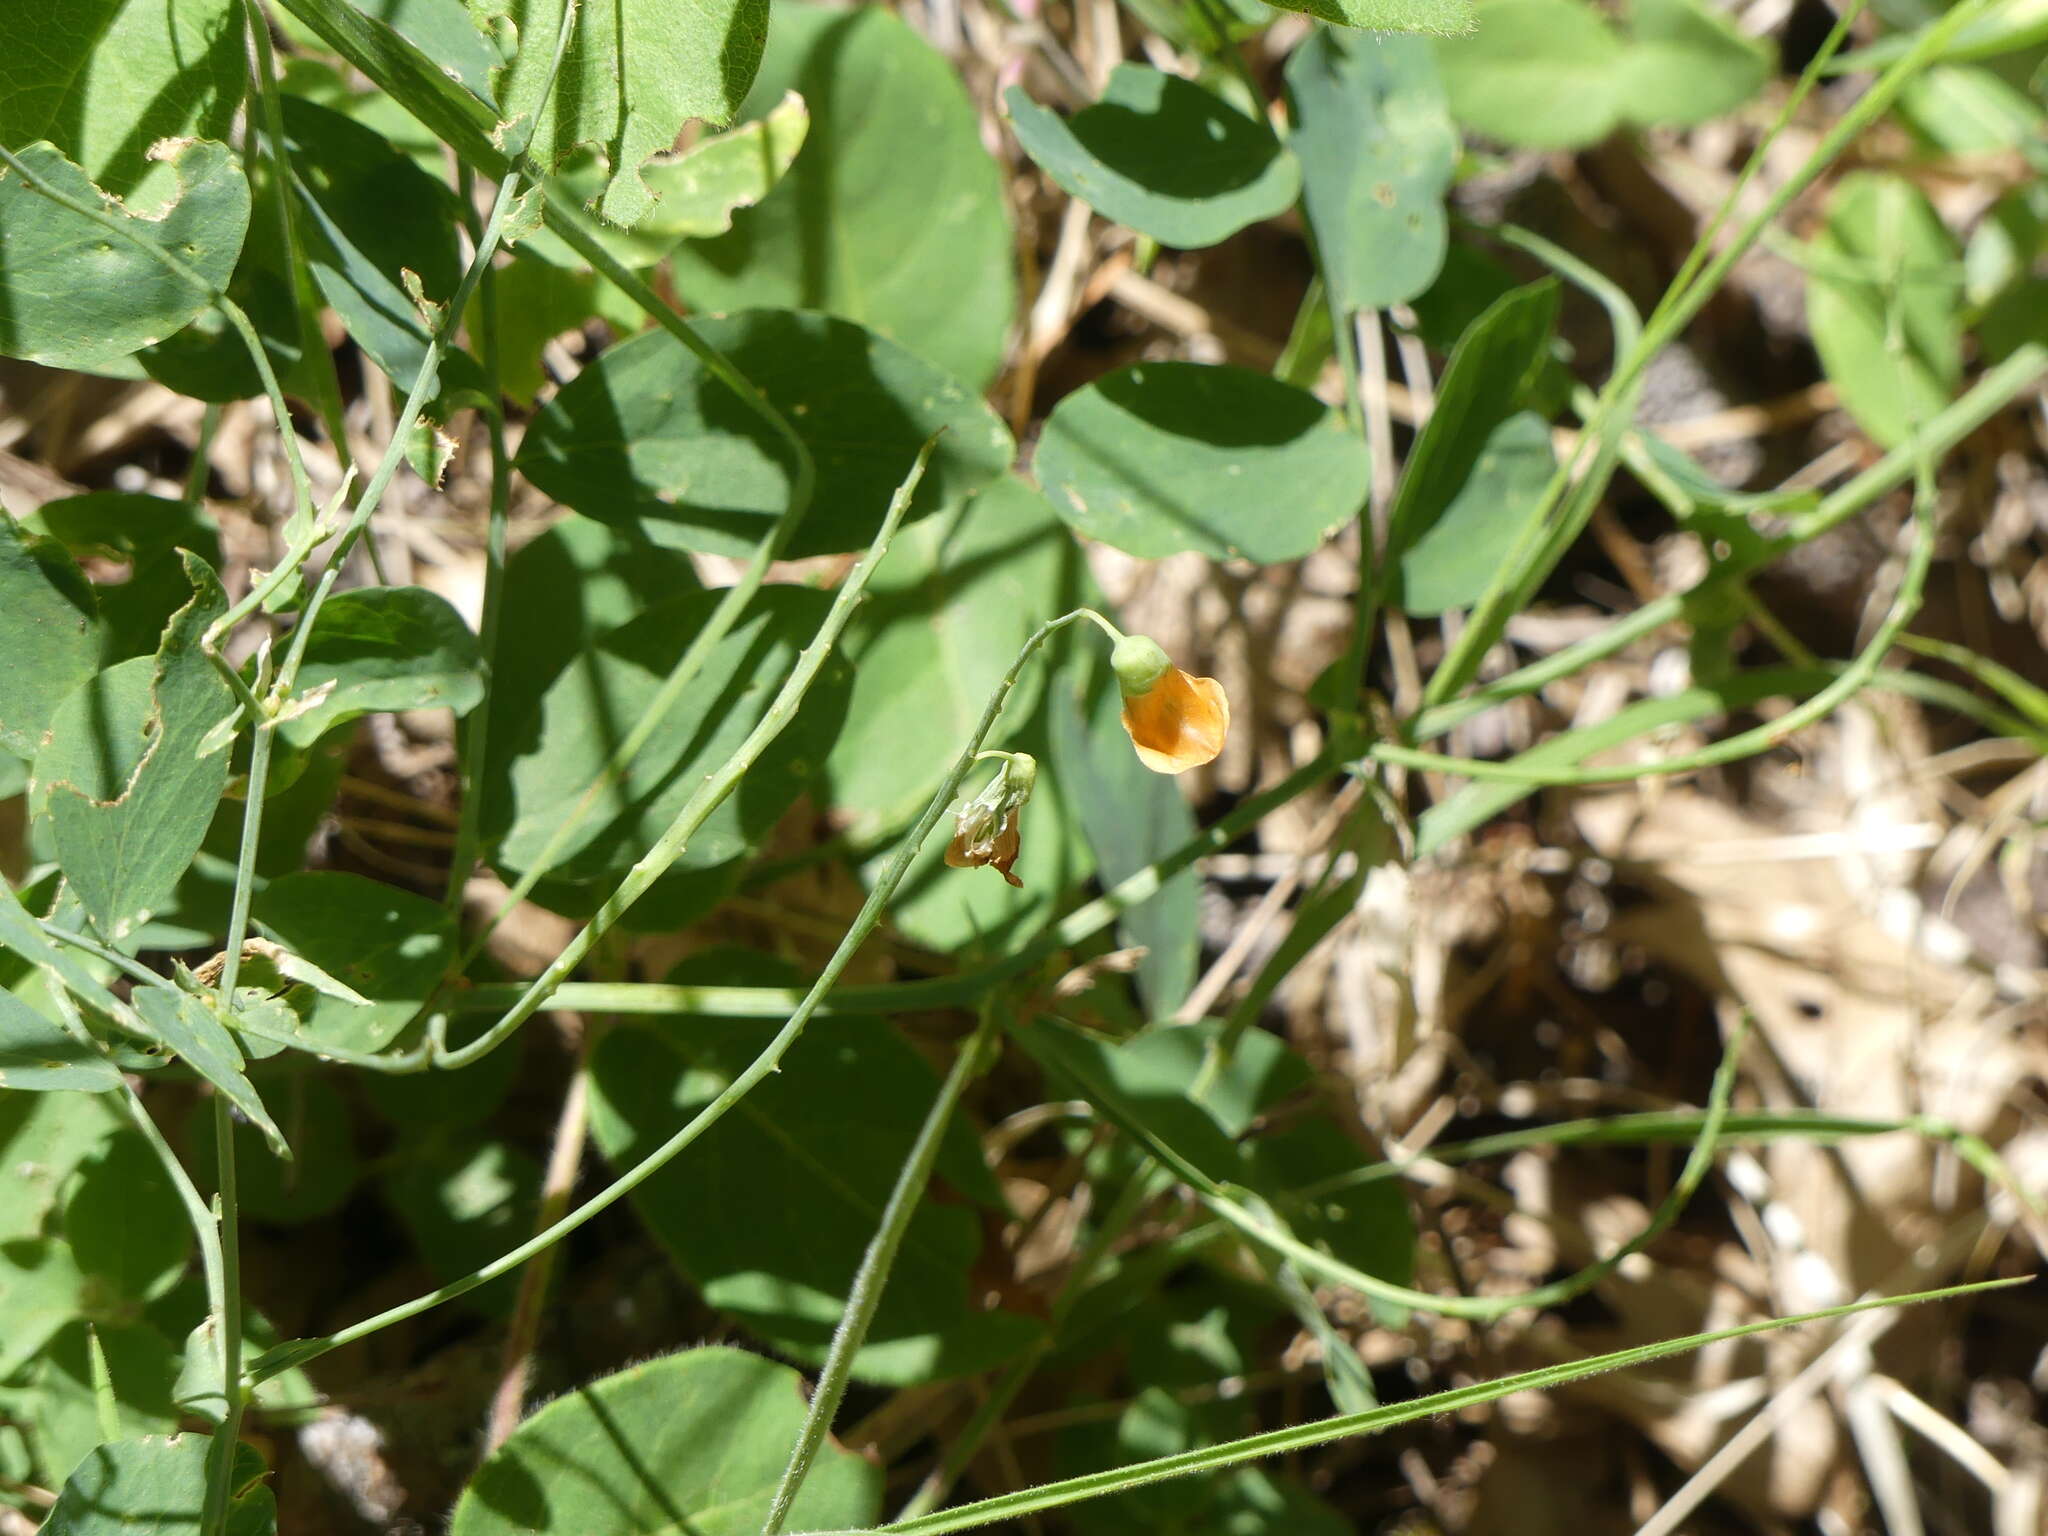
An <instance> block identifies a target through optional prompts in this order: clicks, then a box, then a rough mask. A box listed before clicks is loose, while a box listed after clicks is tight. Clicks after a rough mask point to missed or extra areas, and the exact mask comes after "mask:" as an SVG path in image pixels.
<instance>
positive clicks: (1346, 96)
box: [1287, 28, 1458, 310]
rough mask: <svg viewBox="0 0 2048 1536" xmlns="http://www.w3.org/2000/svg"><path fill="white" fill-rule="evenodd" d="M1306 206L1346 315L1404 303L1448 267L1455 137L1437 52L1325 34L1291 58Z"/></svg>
mask: <svg viewBox="0 0 2048 1536" xmlns="http://www.w3.org/2000/svg"><path fill="white" fill-rule="evenodd" d="M1287 89H1288V92H1289V94H1290V96H1291V98H1292V100H1293V103H1294V108H1295V112H1296V114H1297V117H1298V121H1297V123H1296V125H1295V130H1294V133H1293V135H1292V137H1291V138H1290V139H1289V143H1290V144H1291V145H1292V146H1293V149H1294V153H1295V154H1296V155H1297V156H1298V157H1299V158H1300V160H1301V167H1302V203H1303V207H1304V209H1305V210H1306V212H1307V214H1308V220H1309V225H1310V227H1311V228H1312V229H1313V230H1314V232H1315V237H1316V247H1317V250H1318V251H1319V253H1320V255H1321V261H1322V269H1323V271H1324V273H1325V274H1326V277H1327V280H1328V281H1329V283H1330V284H1331V286H1332V289H1333V291H1334V293H1335V295H1336V298H1337V301H1338V304H1339V307H1341V308H1343V309H1345V310H1357V309H1385V308H1386V307H1387V306H1388V305H1390V304H1400V303H1405V302H1406V301H1407V300H1409V299H1412V298H1414V297H1415V296H1416V295H1417V294H1419V293H1421V292H1422V291H1423V290H1424V289H1426V288H1428V287H1429V285H1430V284H1431V283H1432V282H1433V281H1434V280H1435V278H1436V275H1437V272H1438V271H1439V270H1440V269H1441V268H1442V266H1443V263H1444V250H1445V247H1446V244H1447V241H1448V233H1447V231H1448V223H1447V221H1446V219H1445V215H1444V194H1445V193H1446V192H1447V191H1448V190H1449V188H1450V185H1451V171H1452V167H1453V166H1454V165H1455V164H1456V161H1457V158H1458V133H1457V129H1455V128H1454V127H1453V126H1452V125H1451V118H1450V112H1449V109H1448V108H1447V107H1446V106H1445V105H1444V89H1443V83H1442V82H1441V80H1439V79H1438V77H1437V69H1436V56H1435V54H1434V53H1433V52H1432V50H1431V48H1430V45H1429V44H1428V43H1426V42H1424V41H1422V40H1421V39H1419V38H1413V37H1373V36H1369V35H1361V34H1357V33H1350V32H1337V31H1333V30H1330V29H1328V28H1319V29H1318V30H1317V31H1316V32H1314V33H1313V34H1311V36H1310V37H1309V38H1308V40H1307V41H1306V42H1304V43H1303V44H1302V45H1301V47H1299V48H1297V49H1296V50H1295V52H1294V56H1293V57H1292V58H1290V59H1289V60H1288V61H1287Z"/></svg>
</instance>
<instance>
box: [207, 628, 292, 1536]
mask: <svg viewBox="0 0 2048 1536" xmlns="http://www.w3.org/2000/svg"><path fill="white" fill-rule="evenodd" d="M269 665H270V662H269V655H268V653H267V652H264V653H261V655H260V658H259V660H258V663H257V674H256V686H257V687H258V688H262V687H264V686H265V685H266V683H267V682H268V677H267V675H266V674H267V673H268V671H269ZM254 728H255V735H254V737H253V738H252V739H251V741H250V745H249V782H248V788H247V790H246V794H247V798H246V799H245V800H244V801H243V802H242V842H241V847H240V848H239V849H238V850H237V857H236V864H235V891H234V897H233V899H232V902H231V904H230V907H229V911H228V931H227V938H226V941H225V945H226V947H225V951H224V954H223V957H222V960H221V969H220V987H219V997H220V1010H221V1016H222V1017H223V1018H227V1019H230V1020H232V1019H233V1018H234V1013H235V983H236V981H237V980H238V979H239V977H240V973H241V968H242V945H243V942H244V941H245V940H246V939H247V938H248V935H249V903H250V899H251V897H252V895H253V893H254V891H255V887H256V850H257V848H258V847H259V846H260V844H261V842H262V838H263V802H264V798H265V796H266V795H267V794H268V793H269V789H270V758H271V748H272V747H273V745H274V744H275V742H276V726H275V721H274V720H273V719H271V718H269V717H267V716H258V717H257V718H256V721H255V727H254ZM213 1146H214V1163H215V1167H216V1168H217V1169H218V1173H217V1183H216V1194H215V1220H217V1221H218V1222H219V1224H220V1255H221V1272H222V1283H221V1287H220V1297H219V1300H220V1310H219V1311H218V1312H217V1313H216V1314H215V1317H214V1326H215V1330H216V1334H217V1337H218V1340H219V1345H220V1379H221V1383H222V1389H223V1390H224V1391H225V1392H226V1394H227V1401H226V1403H225V1404H224V1405H223V1406H222V1410H221V1424H220V1431H219V1433H218V1434H217V1435H216V1436H215V1437H214V1440H213V1443H212V1444H211V1445H210V1446H208V1447H207V1478H206V1504H205V1509H204V1511H203V1513H202V1514H201V1516H200V1521H199V1536H216V1533H218V1532H220V1531H223V1530H225V1529H226V1525H227V1512H228V1501H229V1496H230V1494H231V1493H232V1492H233V1481H234V1466H235V1442H236V1440H237V1439H238V1438H239V1437H240V1434H241V1429H242V1406H243V1404H244V1403H245V1402H246V1401H247V1393H246V1392H245V1391H244V1390H243V1387H242V1295H241V1293H242V1270H241V1234H240V1212H239V1210H238V1207H237V1195H236V1188H237V1185H236V1172H235V1121H234V1112H233V1111H232V1109H230V1108H229V1105H228V1101H227V1097H226V1095H224V1094H221V1093H215V1094H214V1095H213Z"/></svg>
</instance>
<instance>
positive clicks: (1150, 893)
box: [446, 744, 1356, 1019]
mask: <svg viewBox="0 0 2048 1536" xmlns="http://www.w3.org/2000/svg"><path fill="white" fill-rule="evenodd" d="M1355 750H1356V747H1355V746H1353V747H1351V748H1348V749H1347V748H1344V747H1340V746H1336V745H1334V744H1333V746H1332V749H1331V750H1330V751H1328V752H1325V753H1324V754H1323V755H1322V756H1320V757H1317V758H1313V759H1311V760H1310V761H1309V762H1307V763H1304V764H1303V765H1302V766H1301V767H1299V768H1297V769H1295V770H1294V772H1292V773H1290V774H1289V775H1288V776H1287V777H1286V778H1284V779H1282V780H1281V781H1280V782H1279V783H1277V784H1275V785H1273V786H1272V787H1271V788H1270V789H1266V790H1262V791H1261V792H1260V793H1258V794H1256V795H1253V796H1252V797H1251V798H1250V799H1248V800H1245V801H1243V802H1241V803H1240V804H1239V805H1237V806H1236V807H1234V808H1233V809H1232V810H1231V812H1230V813H1229V814H1228V815H1226V816H1224V817H1223V818H1222V819H1221V820H1219V821H1218V822H1217V823H1216V824H1215V825H1214V826H1212V827H1207V828H1205V829H1204V830H1202V831H1200V832H1197V833H1196V834H1195V835H1194V836H1193V837H1191V838H1189V839H1188V840H1187V841H1186V842H1185V843H1183V844H1181V845H1180V847H1178V848H1176V849H1175V850H1174V851H1173V852H1172V853H1170V854H1168V855H1166V857H1164V858H1162V859H1159V860H1157V861H1156V862H1154V863H1152V864H1148V865H1146V866H1145V868H1143V869H1140V870H1138V871H1136V872H1135V873H1133V874H1131V875H1129V876H1127V877H1126V878H1125V879H1123V880H1121V881H1119V882H1118V883H1117V884H1116V885H1114V886H1112V887H1111V888H1110V889H1109V890H1107V891H1105V892H1104V893H1103V894H1102V895H1100V896H1098V897H1096V898H1095V899H1094V900H1092V901H1088V902H1084V903H1083V904H1082V905H1081V906H1079V907H1077V908H1075V909H1074V910H1073V911H1072V912H1070V913H1068V914H1067V915H1066V916H1065V917H1063V918H1061V919H1060V920H1059V921H1058V922H1056V923H1054V924H1052V925H1051V926H1050V927H1048V928H1047V929H1046V930H1045V931H1044V932H1042V933H1041V934H1039V936H1038V937H1037V938H1035V939H1033V940H1032V941H1031V942H1030V943H1029V944H1026V945H1025V946H1024V947H1023V948H1021V949H1019V950H1018V951H1016V952H1015V953H1014V954H1011V955H1007V956H1005V957H1003V958H1002V959H1000V960H997V961H994V962H992V963H991V964H989V965H986V966H983V967H982V968H980V969H979V970H975V971H968V972H964V973H962V974H961V975H958V976H943V977H938V978H935V979H933V980H930V981H906V982H897V983H894V984H892V985H887V986H872V987H846V988H842V989H839V990H836V991H833V992H831V993H830V994H829V995H828V996H827V997H826V998H824V999H822V1000H821V1001H820V1002H819V1004H818V1005H816V1007H815V1008H814V1011H815V1012H820V1013H828V1014H873V1013H896V1012H905V1011H908V1010H911V1009H920V1008H943V1007H954V1006H960V1005H971V1004H972V1003H974V1002H975V1001H976V1000H977V999H978V998H980V997H981V996H982V994H983V993H985V992H987V991H988V989H989V988H990V987H992V986H995V985H997V984H998V983H1000V982H1004V981H1007V980H1009V979H1010V978H1012V977H1014V976H1020V975H1022V974H1024V973H1025V972H1026V971H1029V970H1030V969H1032V967H1034V966H1036V965H1038V964H1040V963H1041V962H1043V961H1045V960H1047V959H1049V958H1051V957H1052V956H1053V955H1056V954H1058V953H1059V952H1060V951H1062V950H1065V949H1070V948H1072V947H1073V946H1074V945H1076V944H1079V943H1082V942H1083V941H1084V940H1087V939H1091V938H1093V937H1094V936H1095V935H1096V934H1098V933H1101V932H1102V931H1103V930H1104V929H1106V928H1108V927H1109V926H1110V925H1112V924H1113V923H1115V922H1116V920H1117V919H1118V918H1120V917H1122V916H1123V915H1124V913H1126V912H1128V911H1130V910H1131V909H1132V908H1133V907H1135V906H1137V905H1138V904H1139V903H1140V902H1144V901H1149V900H1150V899H1151V898H1152V897H1154V896H1156V895H1158V894H1159V891H1160V890H1161V888H1162V887H1164V886H1165V884H1166V882H1167V881H1169V880H1171V879H1172V878H1173V877H1174V876H1175V875H1177V874H1179V873H1180V872H1181V871H1182V870H1184V869H1187V868H1189V867H1191V866H1192V865H1194V864H1195V863H1196V862H1197V861H1199V860H1200V859H1202V858H1204V857H1206V856H1207V855H1209V854H1212V853H1219V852H1221V851H1222V850H1223V849H1225V848H1227V847H1229V846H1230V845H1231V844H1232V843H1234V842H1236V841H1237V839H1238V838H1240V837H1242V836H1243V835H1244V834H1245V833H1246V832H1247V831H1249V830H1250V829H1251V828H1252V827H1254V826H1256V825H1257V824H1258V823H1259V822H1260V821H1261V820H1263V819H1264V818H1265V817H1266V816H1268V815H1269V814H1271V813H1272V812H1273V811H1274V810H1275V809H1277V808H1278V807H1280V806H1282V805H1285V804H1287V803H1288V802H1289V801H1291V800H1293V799H1295V798H1296V797H1297V796H1299V795H1301V794H1302V793H1304V792H1305V791H1307V790H1309V789H1311V788H1313V787H1314V786H1315V785H1317V784H1320V783H1321V782H1322V781H1323V780H1325V779H1327V778H1329V777H1330V776H1331V775H1333V774H1335V773H1337V772H1339V771H1340V769H1341V768H1342V766H1343V761H1344V758H1345V756H1347V755H1349V753H1350V752H1354V751H1355ZM523 990H524V989H523V988H522V987H521V986H519V985H518V984H516V983H509V982H491V983H486V984H484V985H481V986H475V987H470V988H468V989H466V990H464V991H460V992H455V993H451V994H450V995H449V997H448V998H447V999H446V1002H447V1005H448V1006H449V1007H450V1008H451V1009H459V1010H460V1011H462V1012H465V1013H495V1012H497V1011H498V1010H499V1009H501V1008H504V1007H506V1006H508V1004H509V1003H510V1002H512V1001H515V1000H516V999H517V998H518V997H519V996H520V994H521V993H522V991H523ZM806 995H807V994H805V993H803V992H799V991H797V990H795V989H793V988H786V987H692V986H675V985H670V984H667V983H662V982H620V983H607V982H565V983H563V985H562V986H560V987H559V988H557V989H556V991H555V994H554V1003H555V1006H556V1007H558V1008H574V1009H579V1010H587V1011H590V1012H603V1013H633V1014H645V1013H691V1014H701V1015H706V1016H711V1017H721V1018H742V1019H764V1018H783V1017H785V1016H787V1014H788V1013H789V1010H790V1009H791V1008H794V1007H796V1006H797V1005H798V1004H799V1003H800V1002H801V1001H802V1000H803V999H804V997H805V996H806Z"/></svg>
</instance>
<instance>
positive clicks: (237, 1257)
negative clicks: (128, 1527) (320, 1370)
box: [199, 1093, 249, 1536]
mask: <svg viewBox="0 0 2048 1536" xmlns="http://www.w3.org/2000/svg"><path fill="white" fill-rule="evenodd" d="M213 1145H214V1156H215V1158H216V1159H217V1161H218V1165H219V1171H218V1173H217V1174H216V1176H215V1177H216V1188H215V1193H214V1214H215V1219H216V1220H217V1221H218V1223H219V1226H220V1273H221V1284H220V1297H219V1301H220V1310H219V1311H218V1312H216V1313H215V1314H214V1328H215V1334H216V1337H217V1340H218V1343H219V1345H220V1381H221V1391H222V1393H223V1394H224V1395H225V1397H226V1401H225V1402H224V1403H222V1405H221V1419H220V1427H219V1429H218V1430H216V1431H215V1433H214V1436H213V1440H212V1442H211V1443H210V1444H209V1445H208V1446H207V1448H206V1502H205V1505H204V1506H203V1508H202V1509H201V1512H200V1516H199V1536H218V1533H219V1532H222V1531H225V1530H226V1529H227V1518H228V1503H229V1499H230V1497H231V1495H232V1494H233V1492H234V1473H235V1446H236V1444H237V1442H239V1441H240V1439H241V1437H242V1407H243V1405H244V1404H245V1403H246V1402H247V1401H248V1399H249V1394H248V1389H247V1388H246V1387H245V1386H244V1385H243V1382H242V1238H241V1230H240V1223H239V1222H238V1221H237V1219H236V1200H237V1198H238V1196H237V1190H236V1178H235V1117H234V1111H233V1110H232V1109H230V1108H229V1107H228V1101H227V1096H226V1095H225V1094H219V1093H216V1094H215V1095H214V1096H213Z"/></svg>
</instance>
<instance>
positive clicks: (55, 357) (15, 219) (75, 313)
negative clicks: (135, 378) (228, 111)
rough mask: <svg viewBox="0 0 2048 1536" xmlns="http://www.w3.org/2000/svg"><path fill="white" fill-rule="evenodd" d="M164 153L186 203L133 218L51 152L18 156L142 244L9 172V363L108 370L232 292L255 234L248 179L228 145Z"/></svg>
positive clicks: (39, 147) (3, 302) (5, 287)
mask: <svg viewBox="0 0 2048 1536" xmlns="http://www.w3.org/2000/svg"><path fill="white" fill-rule="evenodd" d="M159 149H160V151H161V153H162V154H163V156H165V157H166V158H168V160H169V161H170V163H171V165H172V167H173V169H174V170H175V171H176V173H177V177H178V193H177V196H176V198H175V200H174V201H172V202H171V203H170V204H169V205H168V206H167V207H165V208H164V209H162V210H161V211H160V212H158V213H155V214H153V215H151V216H149V217H143V216H141V215H138V214H133V213H130V212H129V211H128V209H127V208H126V207H124V206H123V205H122V204H121V203H120V202H119V201H118V200H117V199H115V198H112V197H109V196H108V195H107V194H106V193H104V192H102V191H101V190H100V189H99V188H98V187H96V186H94V185H93V184H92V181H91V179H90V178H89V177H87V176H86V174H85V172H83V171H81V170H80V169H79V168H78V167H77V166H75V165H73V164H72V163H71V162H70V161H69V160H67V159H65V158H64V156H63V155H61V154H59V153H58V152H57V151H56V150H55V149H53V148H52V147H51V146H50V145H48V144H31V145H29V146H28V147H26V148H25V149H21V150H18V151H16V155H15V158H16V159H18V160H19V161H20V162H21V164H22V165H23V166H25V167H26V168H27V169H28V171H29V172H30V173H31V174H33V175H34V176H35V177H36V178H37V179H38V180H40V181H41V182H43V183H45V184H47V185H48V186H49V187H51V188H53V189H54V190H55V191H57V192H59V193H62V194H64V195H65V196H66V197H68V198H70V199H71V200H73V201H75V202H78V203H82V204H84V205H85V206H86V207H88V208H95V209H98V210H99V211H100V212H101V213H103V214H104V215H105V217H106V218H107V219H109V220H111V221H113V222H114V223H115V224H117V225H118V226H120V227H121V228H122V229H125V230H127V231H129V232H130V233H131V234H133V235H136V236H139V237H140V242H141V243H138V242H137V241H136V240H130V239H124V238H123V237H122V235H121V234H120V233H119V232H118V231H117V230H115V229H110V228H108V227H107V225H106V224H103V223H101V222H100V220H98V219H95V218H91V217H89V216H87V215H86V214H83V213H80V212H78V211H77V210H76V209H74V208H70V207H67V206H66V205H65V204H63V203H60V202H58V201H56V199H54V198H52V197H49V196H46V195H45V194H44V193H43V192H42V191H40V190H38V189H37V188H36V187H33V186H30V185H29V183H28V181H27V180H26V179H24V177H23V176H22V174H21V172H20V171H17V170H16V169H15V168H14V167H13V166H11V165H0V229H4V230H6V232H7V238H6V240H5V241H4V242H0V354H5V355H6V356H8V357H19V358H25V359H26V360H27V361H29V362H32V363H42V364H44V365H45V366H46V367H50V368H79V369H84V370H85V371H87V372H91V371H94V370H96V369H104V368H108V367H111V366H113V365H115V364H118V363H120V362H121V361H122V360H123V359H125V358H126V357H128V355H129V354H130V353H133V352H135V351H137V350H138V349H140V348H142V347H146V346H148V345H150V344H151V343H152V342H158V341H162V340H163V339H164V338H165V337H166V336H170V335H173V334H175V333H176V332H178V331H180V330H182V329H184V327H185V326H187V325H189V324H190V323H191V321H192V319H193V317H194V316H196V315H198V314H199V312H200V311H201V310H204V309H207V308H209V307H210V306H211V305H212V303H213V294H214V293H215V292H219V291H221V290H223V289H225V288H226V287H227V284H228V279H229V278H230V277H231V276H232V275H233V274H234V270H235V258H236V257H237V256H239V255H240V254H241V252H242V237H243V236H244V235H245V234H246V233H247V231H248V227H249V182H248V178H247V177H245V176H244V175H243V174H242V168H241V166H240V165H239V164H238V163H237V162H236V160H235V157H234V154H233V153H232V152H231V151H230V150H229V149H228V147H227V146H226V145H225V144H215V143H212V142H211V141H209V140H204V139H197V140H188V141H184V142H176V141H173V142H171V143H169V144H167V145H164V146H159ZM148 245H156V246H159V247H161V249H162V251H163V252H164V253H166V254H168V255H170V256H171V257H173V258H174V259H175V260H176V261H177V262H178V263H180V264H181V265H182V266H183V267H184V268H186V269H187V272H189V273H190V275H189V276H188V275H187V273H186V272H180V271H178V270H177V269H176V268H174V267H173V266H171V265H170V264H169V263H167V262H166V261H164V260H163V259H162V257H161V256H160V255H158V254H156V253H154V252H151V251H150V250H148V249H147V246H148Z"/></svg>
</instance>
